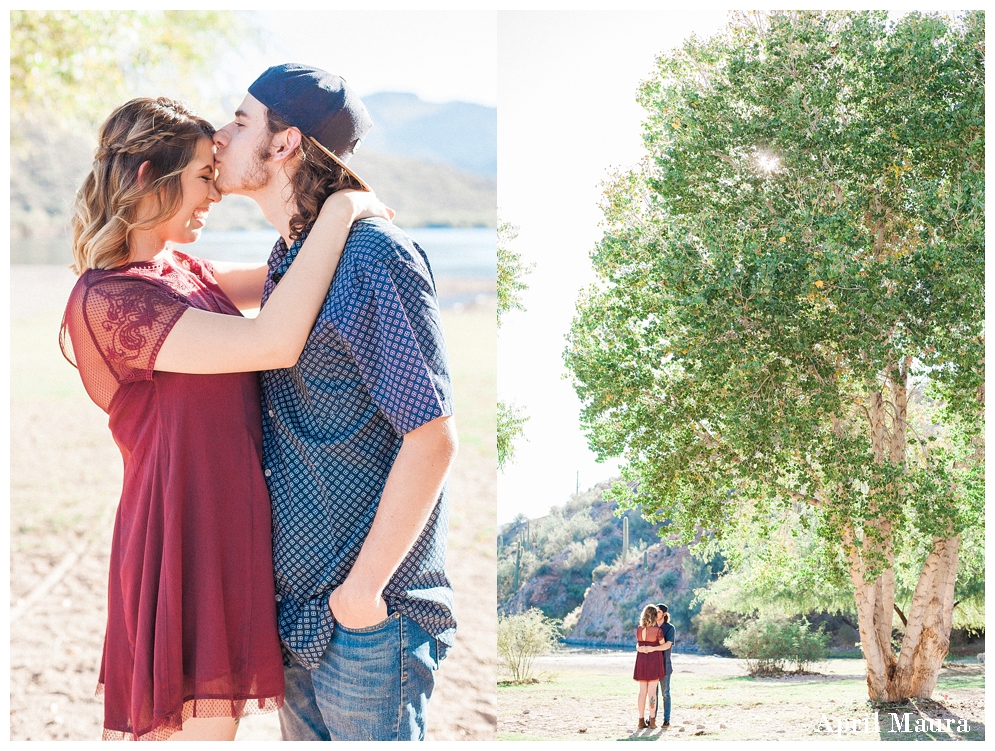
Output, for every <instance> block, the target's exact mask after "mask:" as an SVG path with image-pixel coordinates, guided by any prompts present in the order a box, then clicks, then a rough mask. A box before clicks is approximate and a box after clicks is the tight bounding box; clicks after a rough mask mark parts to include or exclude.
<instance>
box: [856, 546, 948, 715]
mask: <svg viewBox="0 0 995 751" xmlns="http://www.w3.org/2000/svg"><path fill="white" fill-rule="evenodd" d="M959 544H960V538H958V537H948V538H940V539H937V540H934V542H933V550H932V551H931V552H930V554H929V555H928V556H927V558H926V562H925V563H924V564H923V567H922V573H921V574H920V575H919V583H918V584H917V585H916V591H915V594H914V595H913V597H912V605H911V606H910V607H909V612H908V616H907V618H908V624H907V626H906V629H905V637H904V639H903V640H902V648H901V652H900V653H899V655H898V658H897V659H896V658H895V654H894V650H893V649H892V647H891V625H892V613H893V612H894V610H893V608H894V593H895V579H894V570H893V569H891V568H889V569H886V570H885V571H883V572H882V573H881V575H880V576H879V577H878V578H877V579H876V580H874V581H871V582H868V581H866V580H865V579H864V577H863V568H864V566H863V562H862V560H861V559H860V556H859V555H858V554H857V553H856V552H853V553H850V554H849V555H848V557H849V561H850V577H851V580H852V581H853V585H854V594H855V599H856V604H857V625H858V630H859V632H860V648H861V650H862V651H863V653H864V660H865V661H866V663H867V692H868V696H869V697H870V698H871V699H872V700H874V701H889V702H894V701H901V700H903V699H908V698H912V697H915V698H920V699H928V698H929V697H930V695H931V694H932V693H933V689H934V688H936V679H937V677H938V676H939V674H940V668H941V667H943V659H944V658H945V657H946V656H947V652H948V650H949V648H950V628H951V624H952V621H953V610H954V582H955V581H956V579H957V550H958V546H959ZM848 547H849V546H848ZM888 602H891V608H890V609H888V610H885V607H886V604H887V603H888Z"/></svg>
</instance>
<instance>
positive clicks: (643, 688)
mask: <svg viewBox="0 0 995 751" xmlns="http://www.w3.org/2000/svg"><path fill="white" fill-rule="evenodd" d="M656 614H657V610H656V607H655V606H654V605H647V606H646V607H645V608H643V614H642V615H641V616H640V618H639V627H638V628H637V629H636V667H635V670H634V671H633V673H632V678H633V680H636V681H639V698H638V699H637V701H636V703H637V706H638V707H639V725H638V727H639V729H640V730H642V729H643V728H647V727H648V728H655V727H656V720H655V718H652V717H651V718H650V721H649V722H648V723H647V722H646V697H647V695H655V694H656V684H657V681H659V680H660V679H661V678H663V676H664V672H663V670H664V668H663V652H662V651H660V650H659V647H660V645H661V643H662V641H663V630H662V629H661V628H659V627H658V626H657V625H656Z"/></svg>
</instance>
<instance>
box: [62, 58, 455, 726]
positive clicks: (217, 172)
mask: <svg viewBox="0 0 995 751" xmlns="http://www.w3.org/2000/svg"><path fill="white" fill-rule="evenodd" d="M371 125H372V123H371V121H370V118H369V115H368V113H367V112H366V109H365V107H364V106H363V104H362V102H361V101H360V100H359V98H358V97H357V96H356V95H355V93H354V92H353V91H352V90H351V89H350V88H349V87H348V85H347V84H346V83H345V81H344V80H343V79H341V78H339V77H337V76H334V75H331V74H329V73H327V72H325V71H322V70H319V69H316V68H313V67H309V66H303V65H279V66H275V67H273V68H270V69H268V70H267V71H266V72H264V73H263V74H262V75H261V76H260V77H259V78H258V79H257V80H256V81H255V82H254V83H253V84H252V85H251V86H250V87H249V91H248V94H247V95H246V97H245V99H244V101H243V102H242V104H241V105H240V107H239V109H238V111H237V112H236V113H235V119H234V120H233V121H232V122H231V123H229V124H228V125H226V126H225V127H223V128H221V129H220V130H217V131H215V129H214V128H213V127H212V126H211V124H210V123H208V122H207V121H206V120H204V119H202V118H200V117H197V116H196V115H195V114H194V113H192V112H190V111H189V110H188V109H187V108H186V107H184V106H183V105H182V104H181V103H179V102H176V101H174V100H169V99H162V98H160V99H136V100H132V101H131V102H128V103H127V104H125V105H123V106H121V107H119V108H118V109H117V110H115V111H114V113H112V114H111V116H110V117H109V118H108V119H107V121H106V122H105V123H104V124H103V125H102V126H101V129H100V137H99V144H98V148H97V151H96V154H95V160H94V165H93V170H92V172H91V173H90V175H89V176H88V177H87V178H86V180H85V182H84V183H83V185H82V187H81V188H80V190H79V193H78V195H77V199H76V204H75V213H74V217H73V221H72V226H73V258H74V268H75V271H76V273H78V274H79V275H80V279H79V281H78V282H77V284H76V287H75V288H74V290H73V292H72V294H71V296H70V299H69V302H68V305H67V308H66V314H65V319H64V322H63V329H62V336H61V342H62V347H63V352H64V353H65V354H66V356H67V357H68V358H69V359H70V360H71V361H72V362H73V363H74V364H75V365H76V366H77V367H78V368H79V372H80V376H81V378H82V380H83V384H84V386H85V387H86V390H87V393H88V394H89V395H90V397H91V398H92V399H93V401H94V402H95V403H96V404H97V405H98V406H100V407H101V408H102V409H103V410H104V411H105V412H107V413H108V416H109V426H110V429H111V432H112V434H113V437H114V440H115V442H116V443H117V445H118V446H119V448H120V449H121V453H122V456H123V458H124V462H125V471H124V488H123V491H122V495H121V501H120V504H119V506H118V510H117V517H116V519H115V529H114V539H113V547H112V551H111V561H110V579H109V588H108V624H107V634H106V638H105V643H104V653H103V661H102V665H101V670H100V682H99V686H98V692H99V691H102V692H103V694H104V738H105V739H136V740H139V739H141V740H164V739H167V738H168V739H171V740H186V739H190V740H195V739H203V740H231V739H234V736H235V731H236V729H237V722H238V719H239V718H240V717H242V716H244V715H246V714H250V713H253V712H262V711H270V710H273V709H277V708H279V714H280V725H281V729H282V733H283V738H284V740H409V739H410V740H415V739H423V738H424V735H425V724H426V710H427V703H428V700H429V698H430V697H431V695H432V690H433V687H434V673H433V671H434V669H436V668H437V667H438V665H439V662H440V661H441V660H442V659H443V657H444V656H445V652H446V650H447V649H448V648H449V647H450V646H451V645H452V644H453V640H454V637H455V632H456V621H455V619H454V616H453V592H452V587H451V584H450V582H449V579H448V577H447V575H446V572H445V552H446V536H447V530H448V518H447V509H448V504H447V496H446V489H445V479H446V474H447V472H448V471H449V468H450V467H451V465H452V462H453V460H454V458H455V454H456V446H457V439H456V432H455V427H454V423H453V417H452V415H453V400H452V386H451V379H450V374H449V365H448V359H447V354H446V348H445V342H444V339H443V335H442V326H441V321H440V316H439V308H438V301H437V296H436V290H435V282H434V278H433V276H432V272H431V270H430V268H429V265H428V260H427V258H426V257H425V255H424V253H423V252H422V250H421V249H420V248H419V247H418V246H417V245H416V244H414V243H413V241H412V240H411V239H410V238H408V237H407V236H406V235H405V234H404V233H402V232H401V231H399V230H397V229H396V228H395V227H394V226H393V225H392V224H391V223H390V220H391V218H392V217H393V212H392V211H390V209H387V208H386V207H384V206H383V204H382V203H380V201H378V200H377V199H376V197H375V195H374V194H373V193H372V192H369V190H368V188H367V186H366V184H365V183H364V182H363V181H362V180H361V179H360V178H359V177H358V176H357V175H355V174H354V173H353V172H352V171H351V170H350V169H349V168H348V167H347V166H346V162H347V161H348V159H349V157H350V156H351V155H352V152H353V151H354V149H355V148H356V147H357V146H358V145H359V142H360V140H361V139H362V138H364V137H365V135H366V133H367V132H368V131H369V129H370V127H371ZM223 193H235V194H241V195H246V196H249V197H250V198H252V199H254V200H255V201H256V202H257V203H258V204H259V206H260V208H261V209H262V211H263V214H264V215H265V216H266V218H267V220H268V221H269V222H270V223H271V224H272V225H273V226H274V227H275V228H276V229H277V230H278V231H279V233H280V236H281V237H280V239H279V240H278V241H277V243H276V245H275V246H274V248H273V251H272V253H271V255H270V258H269V262H268V264H256V265H253V264H235V263H222V262H209V261H205V260H202V259H200V258H197V257H195V256H193V255H187V254H186V253H183V252H180V251H177V250H175V249H173V248H172V247H171V244H185V243H191V242H193V241H195V240H196V239H197V238H198V237H199V235H200V231H201V229H202V228H203V226H204V223H205V221H206V218H207V214H208V211H209V209H210V206H211V205H212V204H213V203H215V202H217V201H219V200H220V199H221V195H222V194H223ZM257 307H261V309H260V312H259V314H258V316H257V317H256V318H244V317H242V315H241V313H240V312H239V311H240V310H249V309H252V308H257ZM257 371H261V372H258V373H257Z"/></svg>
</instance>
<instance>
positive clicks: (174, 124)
mask: <svg viewBox="0 0 995 751" xmlns="http://www.w3.org/2000/svg"><path fill="white" fill-rule="evenodd" d="M213 135H214V127H213V126H212V125H211V124H210V123H209V122H207V120H205V119H203V118H202V117H198V116H197V115H196V114H194V113H193V112H192V111H191V110H189V109H187V107H186V106H184V105H183V104H181V103H180V102H178V101H176V100H175V99H167V98H165V97H159V98H156V99H151V98H147V97H143V98H140V99H132V100H131V101H130V102H127V103H126V104H123V105H121V106H120V107H118V108H117V109H116V110H114V112H112V113H111V115H110V117H108V118H107V120H105V121H104V124H103V125H101V126H100V133H99V137H98V145H97V150H96V152H95V153H94V159H93V169H92V170H91V171H90V174H89V175H87V177H86V179H85V180H84V181H83V184H82V186H80V189H79V190H78V191H77V193H76V200H75V203H74V204H73V217H72V221H71V225H72V235H73V238H72V251H73V265H72V269H73V271H74V272H75V273H76V274H82V273H83V272H84V271H85V270H86V269H114V268H118V267H119V266H123V265H124V264H126V263H127V262H128V258H129V252H130V251H129V248H128V241H129V239H130V237H131V231H132V230H133V229H135V228H136V227H137V228H143V229H144V228H147V227H154V226H155V225H156V224H158V223H160V222H163V221H165V220H167V219H169V218H170V217H172V216H173V214H175V213H176V212H177V210H179V207H180V204H181V203H182V201H183V189H182V184H181V182H180V175H181V174H182V173H183V170H184V169H185V168H186V166H187V165H188V164H189V163H190V161H191V160H192V159H193V158H194V155H195V154H196V152H197V145H198V143H199V142H200V140H201V139H202V138H208V139H210V138H211V137H212V136H213ZM146 162H148V166H147V167H146V168H145V173H144V174H143V175H142V178H141V180H139V176H138V173H139V170H140V169H141V167H142V165H143V164H145V163H146ZM146 198H151V199H152V201H151V203H152V206H153V207H154V210H153V211H152V212H151V215H150V216H146V217H144V218H142V220H141V221H139V217H138V212H139V208H140V205H141V204H142V203H143V199H146ZM147 203H148V202H146V205H147Z"/></svg>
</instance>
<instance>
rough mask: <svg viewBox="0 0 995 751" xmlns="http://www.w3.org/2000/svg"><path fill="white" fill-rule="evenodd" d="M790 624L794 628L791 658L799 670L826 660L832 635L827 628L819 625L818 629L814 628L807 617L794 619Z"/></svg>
mask: <svg viewBox="0 0 995 751" xmlns="http://www.w3.org/2000/svg"><path fill="white" fill-rule="evenodd" d="M788 625H789V626H790V627H792V628H793V629H794V633H793V635H792V644H793V650H792V654H791V660H792V662H794V663H795V669H796V670H797V671H798V672H801V671H803V670H805V668H807V667H808V666H809V665H811V664H812V663H813V662H819V661H820V660H825V659H826V657H828V656H829V639H830V638H831V635H830V634H828V633H826V630H825V628H823V627H822V626H819V628H818V629H817V630H812V629H811V628H810V627H809V623H808V620H807V619H802V620H800V621H792V622H791V623H789V624H788Z"/></svg>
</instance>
